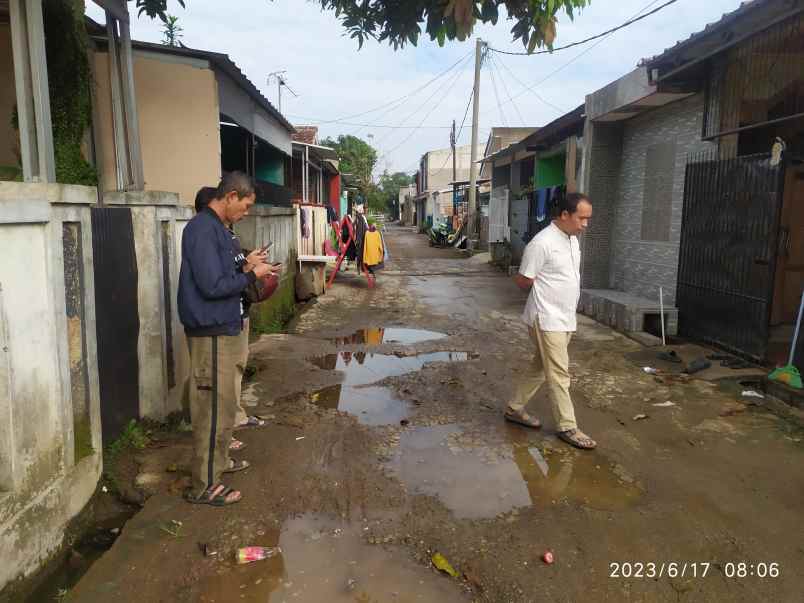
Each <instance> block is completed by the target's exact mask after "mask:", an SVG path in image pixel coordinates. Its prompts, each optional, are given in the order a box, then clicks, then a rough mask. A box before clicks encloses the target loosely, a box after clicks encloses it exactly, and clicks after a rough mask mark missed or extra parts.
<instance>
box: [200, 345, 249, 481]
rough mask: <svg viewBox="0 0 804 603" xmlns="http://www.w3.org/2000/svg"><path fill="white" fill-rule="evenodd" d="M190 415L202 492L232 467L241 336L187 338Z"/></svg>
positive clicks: (219, 479)
mask: <svg viewBox="0 0 804 603" xmlns="http://www.w3.org/2000/svg"><path fill="white" fill-rule="evenodd" d="M187 341H188V343H189V345H190V364H191V367H192V370H191V371H190V417H191V419H192V423H193V462H192V473H193V491H194V492H195V493H196V494H200V493H201V492H203V491H204V490H206V489H207V488H209V487H210V486H212V485H215V484H217V483H220V481H221V473H222V472H223V470H224V469H226V468H227V467H228V466H229V442H230V441H231V439H232V428H233V427H234V421H235V412H236V398H235V391H236V385H237V381H238V380H239V378H240V373H239V372H238V370H237V363H238V362H239V358H240V338H239V337H227V336H222V335H221V336H216V337H188V338H187Z"/></svg>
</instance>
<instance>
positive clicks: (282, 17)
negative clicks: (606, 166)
mask: <svg viewBox="0 0 804 603" xmlns="http://www.w3.org/2000/svg"><path fill="white" fill-rule="evenodd" d="M663 3H664V0H654V1H651V0H591V3H590V5H589V6H588V7H587V8H585V9H584V10H582V11H581V12H580V13H576V16H575V20H574V21H570V20H569V18H568V17H567V16H566V15H565V14H564V13H560V14H559V18H558V28H557V29H558V37H557V39H556V41H555V46H561V45H564V44H568V43H571V42H574V41H577V40H581V39H584V38H587V37H589V36H592V35H595V34H598V33H601V32H603V31H606V30H608V29H610V28H612V27H615V26H617V25H619V24H621V23H623V22H624V21H627V20H629V19H630V18H632V17H634V16H635V15H637V14H639V13H641V12H647V11H648V10H651V9H653V8H655V7H657V6H660V5H661V4H663ZM739 5H740V0H707V1H706V2H700V0H679V1H678V2H676V3H675V4H671V5H670V6H668V7H667V8H665V9H663V10H662V11H661V12H659V13H657V14H655V15H652V16H650V17H647V18H646V19H644V20H642V21H639V22H638V23H635V24H633V25H631V26H630V27H627V28H625V29H623V30H621V31H619V32H616V33H614V34H612V35H610V36H608V37H606V38H605V39H604V40H603V41H602V42H600V41H598V42H592V43H589V44H587V45H584V46H580V47H576V48H572V49H569V50H565V51H560V52H555V53H553V54H548V55H535V56H507V55H500V54H498V53H493V57H494V58H493V60H492V61H487V62H486V64H485V65H484V68H483V70H482V75H481V91H480V95H479V97H480V120H479V141H480V143H481V144H482V143H485V141H486V139H487V137H488V133H489V130H490V128H492V127H496V126H506V125H509V126H533V127H536V126H541V125H544V124H546V123H549V122H550V121H552V120H554V119H556V118H557V117H560V116H561V115H563V114H564V113H566V112H568V111H570V110H572V109H574V108H575V107H577V106H578V105H580V104H581V103H582V102H583V101H584V98H585V96H586V95H587V94H590V93H592V92H594V91H596V90H599V89H600V88H602V87H603V86H605V85H607V84H608V83H610V82H612V81H614V80H616V79H617V78H619V77H621V76H622V75H625V74H626V73H628V72H630V71H631V70H633V69H634V68H635V67H636V65H637V63H638V62H639V61H640V59H642V58H644V57H649V56H653V55H655V54H658V53H660V52H661V51H662V50H664V49H665V48H667V47H670V46H672V45H673V44H675V43H676V42H677V41H679V40H682V39H684V38H687V37H688V36H689V35H690V34H692V33H695V32H698V31H700V30H702V29H703V28H704V26H705V25H706V24H707V23H709V22H712V21H716V20H718V19H719V18H720V17H721V16H722V14H723V13H726V12H730V11H732V10H735V9H736V8H738V7H739ZM648 7H649V8H648ZM168 8H169V13H170V14H173V15H176V16H177V17H179V25H180V26H181V27H182V28H183V38H182V40H181V41H182V42H183V43H184V44H185V45H187V46H189V47H191V48H199V49H204V50H211V51H215V52H223V53H226V54H228V55H229V57H230V58H231V59H232V60H233V61H234V62H235V63H237V65H238V66H239V67H240V68H241V70H242V71H243V72H244V73H245V74H246V75H247V76H248V77H249V79H251V81H252V82H254V84H255V85H256V86H257V87H258V88H259V89H260V90H261V91H262V92H263V94H265V96H266V97H267V98H268V99H269V100H270V101H271V102H272V103H273V104H274V105H275V106H276V104H277V86H276V81H275V80H274V81H272V82H271V83H270V84H268V81H267V80H268V75H269V74H270V73H271V72H275V71H285V74H284V77H285V78H286V81H287V83H288V86H289V87H290V88H291V89H292V90H293V92H295V93H296V94H297V95H298V96H297V97H294V96H293V95H292V94H290V93H289V92H288V91H287V89H285V90H284V91H283V94H282V112H283V113H284V114H285V116H286V117H287V118H288V120H289V121H290V122H291V123H293V124H295V125H308V124H311V125H318V126H319V128H320V130H319V136H320V138H325V137H329V136H331V137H336V136H338V135H340V134H352V135H356V136H359V137H361V138H363V139H364V140H366V141H367V142H369V143H370V144H372V146H374V147H375V148H376V149H377V150H378V153H379V156H380V158H379V161H378V165H377V169H376V170H375V174H379V173H382V171H383V170H388V171H389V172H395V171H405V172H409V173H412V172H415V171H416V169H417V167H418V162H419V159H420V158H421V156H422V155H423V154H424V153H425V152H427V151H429V150H433V149H440V148H446V147H449V130H450V126H451V124H452V120H456V121H457V123H458V126H459V127H460V125H461V123H462V121H463V118H464V115H465V114H466V109H467V106H468V101H469V98H470V94H471V91H472V80H473V72H474V49H475V39H476V38H477V37H480V38H481V39H483V40H484V41H486V42H488V44H489V46H490V47H492V48H496V49H499V50H508V51H514V52H521V51H522V50H523V47H522V44H521V42H518V41H517V42H513V41H512V39H511V38H512V36H511V33H510V30H511V27H512V26H513V21H509V20H507V19H505V18H501V19H500V20H499V21H498V22H497V25H480V26H477V27H475V30H474V32H473V37H472V38H471V39H470V40H467V41H465V42H458V41H453V42H447V44H446V45H445V46H444V47H443V48H442V47H439V46H438V44H436V43H435V42H431V41H430V40H429V37H428V36H427V35H426V34H425V35H424V36H423V37H422V39H421V40H420V42H419V44H418V46H415V47H414V46H406V47H405V48H403V49H400V50H397V51H394V49H393V47H390V46H389V45H388V44H380V43H379V42H376V41H374V40H368V41H366V43H365V44H364V45H363V48H362V49H358V44H357V41H355V40H352V39H350V38H348V37H347V36H345V35H344V29H343V28H342V26H341V25H340V22H339V21H338V20H337V18H336V17H335V15H334V13H332V12H322V11H321V6H320V3H318V2H315V1H310V0H227V2H226V3H222V2H219V0H186V8H184V9H183V8H181V7H180V6H179V5H178V3H177V2H176V0H168ZM131 10H132V12H135V9H134V7H133V4H132V5H131ZM87 14H88V15H89V16H91V17H92V18H94V19H96V20H98V21H100V22H101V23H103V22H104V19H103V13H102V12H101V11H100V10H99V9H98V8H97V6H96V5H95V4H94V3H92V2H87ZM161 29H162V24H161V22H160V21H159V20H158V19H157V20H156V21H151V20H150V19H148V18H147V17H145V16H143V17H140V18H137V19H134V20H133V23H132V37H133V38H135V39H138V40H144V41H148V42H159V41H161V39H162V32H161ZM456 63H458V65H457V66H456V67H454V68H453V69H452V70H451V71H447V70H448V69H449V68H450V67H452V66H453V65H455V64H456ZM445 71H447V73H446V74H444V72H445ZM439 75H440V76H441V77H440V78H439V79H437V80H435V81H433V82H432V83H431V84H430V85H429V86H427V87H424V88H422V87H423V86H424V85H425V84H427V83H428V82H430V81H431V80H433V79H434V78H436V76H439ZM495 87H496V90H495ZM420 88H421V90H420ZM396 99H402V100H400V101H399V102H396V103H393V104H391V106H390V107H387V106H386V105H388V104H389V103H392V101H395V100H396ZM383 106H386V107H385V108H383V109H380V110H375V109H377V108H378V107H383ZM357 114H362V115H357ZM356 115H357V116H356ZM352 116H355V117H352ZM345 118H346V119H345ZM471 119H472V115H471V109H470V110H469V113H468V116H467V118H466V124H465V126H464V128H463V129H462V131H461V134H460V138H459V144H469V143H470V141H471ZM335 120H338V121H337V122H336V121H335Z"/></svg>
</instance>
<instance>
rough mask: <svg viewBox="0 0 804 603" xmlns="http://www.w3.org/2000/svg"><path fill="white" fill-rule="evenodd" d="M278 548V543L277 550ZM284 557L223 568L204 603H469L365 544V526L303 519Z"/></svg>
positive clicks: (290, 531) (285, 541) (285, 540)
mask: <svg viewBox="0 0 804 603" xmlns="http://www.w3.org/2000/svg"><path fill="white" fill-rule="evenodd" d="M276 544H277V542H276V541H274V543H273V545H276ZM278 544H279V546H280V547H281V548H282V555H281V556H279V557H277V558H273V559H268V560H266V561H259V562H256V563H253V564H251V565H246V566H235V565H233V564H226V565H222V566H221V574H220V575H218V576H215V577H214V578H212V579H209V580H208V581H207V582H206V583H205V584H204V588H203V592H204V595H203V597H202V598H201V600H202V601H204V602H207V603H212V602H216V603H225V602H229V601H246V602H247V603H269V602H282V601H300V602H311V603H312V602H319V601H333V602H338V601H343V602H351V603H354V602H355V601H358V602H361V603H362V602H364V603H374V602H381V601H399V602H400V603H412V602H414V601H446V602H452V601H456V602H457V601H464V600H465V599H464V598H463V597H462V596H461V594H460V592H459V591H458V589H457V588H456V587H455V585H454V584H453V583H451V582H450V581H447V580H443V579H441V578H440V576H437V575H435V574H433V573H431V572H429V571H428V570H426V569H424V568H421V567H419V566H417V565H416V564H414V563H413V562H412V561H410V560H409V559H408V558H407V556H405V555H404V554H402V553H401V552H400V551H395V552H391V551H389V550H386V549H385V548H383V547H378V546H369V545H367V544H364V543H363V536H362V530H361V528H360V526H352V525H350V524H347V523H339V522H334V521H329V520H326V519H323V518H320V517H317V516H310V515H307V516H302V517H299V518H297V519H292V520H290V521H288V522H287V524H286V525H285V526H284V528H283V530H282V535H281V536H280V537H279V538H278Z"/></svg>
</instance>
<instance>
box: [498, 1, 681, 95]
mask: <svg viewBox="0 0 804 603" xmlns="http://www.w3.org/2000/svg"><path fill="white" fill-rule="evenodd" d="M658 1H659V0H653V2H650V3H649V4H648V5H647V6H644V7H643V8H642V9H640V10H639V11H638V12H637V13H636V14H635V15H634V17H632V19H634V18H635V17H637V16H639V15H641V14H642V13H644V12H645V11H646V10H648V9H649V8H650V7H651V6H653V5H654V4H656V3H657V2H658ZM674 1H675V0H674ZM610 35H611V34H608V35H605V36H604V37H602V38H601V39H600V40H598V41H597V42H596V43H595V44H592V45H591V46H589V47H588V48H586V49H585V50H583V51H581V52H579V53H578V54H577V55H575V56H574V57H573V58H571V59H570V60H569V61H567V62H566V63H564V64H563V65H561V66H560V67H559V68H558V69H555V70H554V71H551V72H550V73H548V74H547V75H546V76H544V77H543V78H542V79H540V80H539V81H538V82H536V83H534V84H533V86H532V87H529V88H528V89H526V90H523V91H522V92H520V93H519V94H516V95H514V97H513V98H512V99H511V102H513V100H514V99H516V98H519V97H520V96H522V95H523V94H525V92H528V91H529V90H530V91H531V92H532V91H533V87H536V86H540V85H541V84H543V83H544V82H546V81H547V80H549V79H550V78H551V77H553V76H554V75H556V74H557V73H560V72H562V71H564V69H566V68H567V67H569V66H570V65H572V64H573V63H574V62H575V61H577V60H578V59H580V58H581V57H582V56H584V55H585V54H587V53H589V52H592V50H594V49H595V48H597V47H598V46H600V45H601V44H602V43H603V42H605V41H606V39H607V38H608V36H610Z"/></svg>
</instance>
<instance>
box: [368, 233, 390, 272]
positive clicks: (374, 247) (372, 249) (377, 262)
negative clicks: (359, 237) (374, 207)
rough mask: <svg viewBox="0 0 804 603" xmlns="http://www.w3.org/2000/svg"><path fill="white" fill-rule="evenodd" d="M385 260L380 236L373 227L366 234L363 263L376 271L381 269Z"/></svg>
mask: <svg viewBox="0 0 804 603" xmlns="http://www.w3.org/2000/svg"><path fill="white" fill-rule="evenodd" d="M384 259H385V249H384V248H383V242H382V234H380V231H378V230H377V229H376V228H374V227H373V226H372V227H371V228H369V230H368V231H367V232H366V237H365V240H364V243H363V263H364V264H365V265H366V266H368V267H370V268H372V269H373V270H376V269H377V268H378V267H381V265H382V263H383V260H384Z"/></svg>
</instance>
